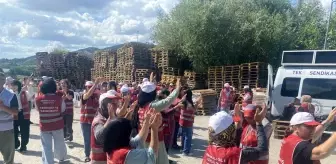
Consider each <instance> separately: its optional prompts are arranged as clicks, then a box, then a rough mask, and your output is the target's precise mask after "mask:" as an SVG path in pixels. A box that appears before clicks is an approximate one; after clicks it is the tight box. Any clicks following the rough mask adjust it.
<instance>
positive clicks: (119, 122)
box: [104, 118, 132, 153]
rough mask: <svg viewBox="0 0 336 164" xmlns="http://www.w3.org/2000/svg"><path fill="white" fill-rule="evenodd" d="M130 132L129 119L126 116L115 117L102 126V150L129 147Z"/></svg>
mask: <svg viewBox="0 0 336 164" xmlns="http://www.w3.org/2000/svg"><path fill="white" fill-rule="evenodd" d="M131 132H132V126H131V121H130V120H128V119H126V118H117V119H115V120H113V121H111V122H109V123H108V125H107V126H106V128H104V152H106V153H110V152H112V151H114V150H117V149H120V148H123V147H129V143H130V137H131Z"/></svg>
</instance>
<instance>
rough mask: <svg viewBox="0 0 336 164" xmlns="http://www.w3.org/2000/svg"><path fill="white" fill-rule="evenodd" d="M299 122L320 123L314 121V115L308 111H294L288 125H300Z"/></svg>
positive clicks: (313, 124)
mask: <svg viewBox="0 0 336 164" xmlns="http://www.w3.org/2000/svg"><path fill="white" fill-rule="evenodd" d="M300 124H305V125H309V126H317V125H321V123H319V122H317V121H315V118H314V116H313V115H312V114H310V113H308V112H299V113H296V114H295V115H294V116H293V117H292V119H291V120H290V125H300Z"/></svg>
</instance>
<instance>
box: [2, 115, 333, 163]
mask: <svg viewBox="0 0 336 164" xmlns="http://www.w3.org/2000/svg"><path fill="white" fill-rule="evenodd" d="M208 120H209V117H208V116H197V117H196V120H195V124H194V135H193V141H192V143H193V146H192V147H193V156H192V157H184V156H181V153H179V152H176V151H175V152H171V153H170V159H172V160H174V161H177V163H179V164H200V163H201V162H202V157H203V154H204V151H205V149H206V146H207V125H208ZM32 121H33V122H34V123H35V124H33V125H31V134H30V141H29V144H28V151H27V152H26V153H24V154H21V153H19V152H16V153H15V163H16V164H38V163H42V162H41V142H40V135H39V127H38V124H36V123H37V122H38V113H37V112H36V110H32ZM73 129H74V141H73V142H71V143H67V146H68V158H69V159H68V161H67V162H66V163H73V164H79V163H84V162H83V160H84V147H83V138H82V133H81V129H80V124H79V109H76V114H75V119H74V124H73ZM270 143H271V144H270V146H271V147H270V162H269V163H270V164H277V163H278V162H277V160H278V156H279V150H280V144H281V140H277V139H273V138H272V139H271V142H270ZM332 161H334V162H332ZM335 161H336V155H332V156H330V157H328V158H326V159H324V160H322V164H333V163H334V164H335V163H336V162H335ZM0 164H3V158H2V155H1V154H0Z"/></svg>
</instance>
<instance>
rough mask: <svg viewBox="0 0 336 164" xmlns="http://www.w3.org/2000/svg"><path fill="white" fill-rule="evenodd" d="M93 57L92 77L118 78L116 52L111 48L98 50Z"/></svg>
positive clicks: (109, 79)
mask: <svg viewBox="0 0 336 164" xmlns="http://www.w3.org/2000/svg"><path fill="white" fill-rule="evenodd" d="M93 58H94V68H93V69H92V72H93V74H92V79H95V78H97V77H104V78H105V80H107V81H111V80H115V79H116V67H115V66H116V65H115V61H116V52H114V51H110V50H106V51H97V52H96V53H95V55H94V57H93Z"/></svg>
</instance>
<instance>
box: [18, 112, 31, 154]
mask: <svg viewBox="0 0 336 164" xmlns="http://www.w3.org/2000/svg"><path fill="white" fill-rule="evenodd" d="M19 128H20V134H21V144H20V140H19ZM29 133H30V120H29V119H24V116H23V111H21V112H19V114H18V120H14V138H15V148H18V147H20V145H21V148H23V149H27V144H28V142H29Z"/></svg>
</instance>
